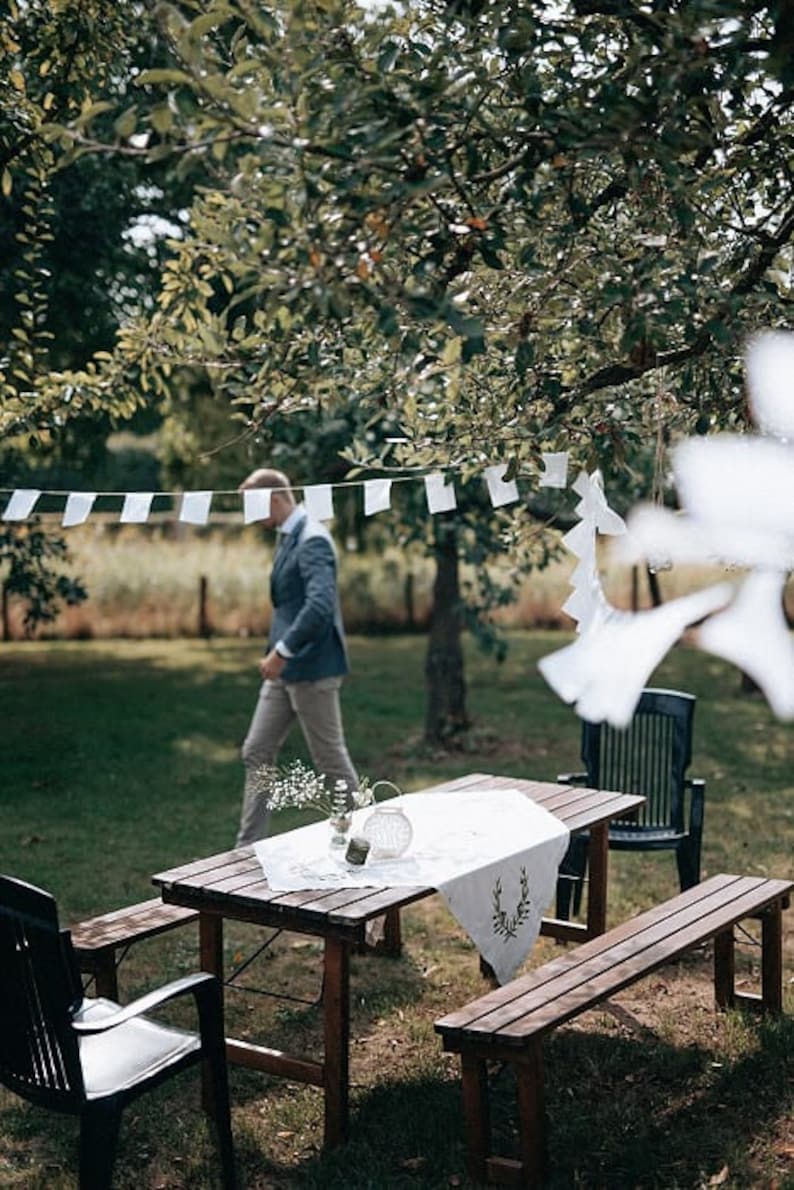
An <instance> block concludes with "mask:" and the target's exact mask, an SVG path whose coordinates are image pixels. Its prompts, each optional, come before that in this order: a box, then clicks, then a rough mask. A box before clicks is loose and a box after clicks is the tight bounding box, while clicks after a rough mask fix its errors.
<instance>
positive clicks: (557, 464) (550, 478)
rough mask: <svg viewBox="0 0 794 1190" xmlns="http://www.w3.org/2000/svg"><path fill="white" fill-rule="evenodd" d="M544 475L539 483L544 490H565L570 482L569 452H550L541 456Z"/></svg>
mask: <svg viewBox="0 0 794 1190" xmlns="http://www.w3.org/2000/svg"><path fill="white" fill-rule="evenodd" d="M540 457H541V459H542V460H543V473H542V475H541V477H540V480H539V481H538V483H539V486H540V487H542V488H564V487H565V485H566V484H567V482H568V451H567V450H561V451H550V452H548V453H544V454H542V455H541V456H540Z"/></svg>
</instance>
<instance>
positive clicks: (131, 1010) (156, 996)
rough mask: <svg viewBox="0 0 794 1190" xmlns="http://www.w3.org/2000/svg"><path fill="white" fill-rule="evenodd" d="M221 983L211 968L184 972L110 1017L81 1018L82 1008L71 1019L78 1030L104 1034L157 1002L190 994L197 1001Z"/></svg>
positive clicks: (74, 1027) (147, 1009)
mask: <svg viewBox="0 0 794 1190" xmlns="http://www.w3.org/2000/svg"><path fill="white" fill-rule="evenodd" d="M217 986H218V978H217V976H216V975H210V973H209V972H208V971H198V972H196V974H194V975H185V976H184V977H183V978H182V979H174V980H172V981H171V983H167V984H165V985H164V986H163V987H161V988H155V990H154V991H152V992H147V994H146V995H145V996H139V998H138V999H137V1000H133V1001H132V1003H131V1004H127V1005H125V1007H124V1008H119V1011H118V1012H113V1013H110V1014H109V1015H108V1016H105V1017H103V1018H102V1020H98V1021H81V1020H80V1013H79V1011H78V1012H77V1013H76V1015H75V1016H74V1018H73V1019H72V1028H73V1029H74V1030H75V1032H76V1033H80V1034H83V1035H88V1034H91V1033H104V1032H105V1031H106V1030H107V1029H115V1028H116V1027H117V1026H118V1025H123V1024H124V1022H125V1021H129V1020H132V1018H133V1017H136V1016H141V1015H142V1014H143V1013H144V1012H149V1011H150V1010H151V1009H152V1008H156V1007H157V1005H158V1004H165V1003H166V1002H167V1001H169V1000H176V999H178V997H180V996H186V995H191V996H194V997H195V998H196V1000H197V1001H199V1000H200V998H203V997H202V993H206V992H207V991H211V992H214V991H215V990H216V989H217Z"/></svg>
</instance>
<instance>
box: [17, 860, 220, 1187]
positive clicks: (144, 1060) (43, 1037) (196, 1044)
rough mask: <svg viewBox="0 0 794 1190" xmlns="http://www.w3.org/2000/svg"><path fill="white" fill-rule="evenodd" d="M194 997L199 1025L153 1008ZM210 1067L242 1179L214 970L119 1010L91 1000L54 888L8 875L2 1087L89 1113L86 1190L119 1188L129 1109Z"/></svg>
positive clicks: (83, 1124)
mask: <svg viewBox="0 0 794 1190" xmlns="http://www.w3.org/2000/svg"><path fill="white" fill-rule="evenodd" d="M185 995H191V996H193V998H194V1000H195V1003H196V1008H197V1011H198V1021H199V1033H198V1035H196V1034H195V1033H190V1032H187V1031H185V1030H184V1029H178V1028H174V1027H172V1026H170V1025H165V1024H162V1023H159V1022H157V1021H154V1020H151V1019H150V1018H149V1017H147V1016H143V1015H142V1014H143V1013H148V1012H149V1011H150V1010H151V1009H153V1008H156V1007H157V1006H158V1005H160V1004H164V1003H165V1002H166V1001H168V1000H174V999H176V998H177V997H180V996H185ZM198 1062H202V1063H204V1068H205V1079H204V1099H205V1106H206V1109H207V1111H208V1114H209V1115H210V1116H211V1117H212V1118H213V1119H214V1121H215V1125H216V1128H217V1133H218V1140H219V1146H220V1156H221V1166H222V1175H223V1185H224V1187H226V1190H233V1187H234V1186H235V1173H234V1151H233V1147H232V1133H231V1123H230V1114H229V1088H228V1078H227V1071H226V1054H225V1041H224V1029H223V999H222V992H221V987H220V983H219V981H218V980H217V978H216V977H215V976H214V975H209V974H207V973H203V972H202V973H200V974H196V975H188V976H186V977H185V978H183V979H177V980H175V981H174V982H172V983H169V984H167V985H166V986H165V987H162V988H159V989H158V990H157V991H153V992H150V993H149V994H148V995H146V996H142V997H141V998H140V999H138V1000H136V1001H135V1002H134V1003H132V1004H129V1005H128V1006H127V1007H125V1008H121V1007H120V1006H119V1005H118V1004H116V1003H114V1002H113V1001H112V1000H105V999H96V1000H92V999H88V998H84V997H83V993H82V989H81V987H80V978H79V972H78V969H77V964H76V962H75V957H74V952H73V950H72V943H71V938H70V936H69V931H68V930H61V929H60V928H59V926H58V911H57V908H56V904H55V900H54V898H53V897H51V896H50V895H49V893H46V892H43V891H42V890H41V889H39V888H36V887H34V886H33V885H31V884H25V883H24V882H23V881H21V880H15V879H14V878H12V877H10V876H0V1083H3V1084H4V1085H5V1086H6V1087H8V1088H10V1090H12V1091H14V1092H16V1093H17V1094H18V1095H21V1096H22V1097H23V1098H25V1099H28V1100H30V1101H31V1102H32V1103H35V1104H38V1105H39V1106H40V1107H45V1108H52V1109H54V1110H55V1111H62V1112H67V1113H69V1114H71V1115H75V1116H78V1117H79V1119H80V1187H81V1190H107V1188H108V1187H109V1186H110V1184H111V1178H112V1172H113V1162H114V1158H115V1154H116V1141H117V1138H118V1132H119V1125H120V1121H121V1112H122V1109H123V1108H124V1107H125V1106H126V1104H127V1103H129V1102H130V1100H132V1099H134V1098H136V1097H137V1096H138V1095H140V1094H141V1093H142V1092H143V1091H147V1090H149V1088H150V1087H154V1086H157V1084H158V1083H161V1082H163V1081H165V1080H166V1079H168V1078H170V1077H171V1076H172V1075H174V1074H177V1073H178V1072H179V1071H181V1070H184V1069H185V1068H186V1067H188V1066H193V1065H195V1064H196V1063H198Z"/></svg>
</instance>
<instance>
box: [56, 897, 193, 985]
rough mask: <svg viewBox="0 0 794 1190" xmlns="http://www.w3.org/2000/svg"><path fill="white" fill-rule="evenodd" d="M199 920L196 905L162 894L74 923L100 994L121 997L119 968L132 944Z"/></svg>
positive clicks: (83, 961)
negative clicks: (187, 906)
mask: <svg viewBox="0 0 794 1190" xmlns="http://www.w3.org/2000/svg"><path fill="white" fill-rule="evenodd" d="M197 920H198V913H197V912H196V911H195V910H194V909H183V908H182V907H181V906H180V905H165V904H163V902H162V901H161V900H160V898H159V897H155V898H154V899H153V900H151V901H141V902H140V903H139V904H138V905H127V906H126V907H125V908H124V909H116V910H114V911H113V912H112V913H103V914H102V915H101V916H100V917H89V918H86V920H85V921H81V922H77V923H76V924H75V925H73V926H72V927H71V935H72V943H73V945H74V949H75V954H76V955H77V962H78V964H79V966H80V970H81V971H82V972H83V973H84V974H86V975H91V976H93V977H94V980H95V983H96V992H97V995H98V996H107V997H108V999H110V1000H118V994H119V992H118V976H117V970H118V966H119V964H120V963H121V961H122V959H123V958H124V956H125V955H126V953H127V951H128V950H129V948H130V946H132V945H133V943H135V942H141V941H142V940H143V939H144V938H154V937H155V935H157V934H163V933H165V931H166V930H173V929H174V928H175V927H176V926H182V925H185V924H187V922H190V921H197ZM117 952H118V953H117Z"/></svg>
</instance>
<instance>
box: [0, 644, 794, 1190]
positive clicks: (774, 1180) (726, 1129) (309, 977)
mask: <svg viewBox="0 0 794 1190" xmlns="http://www.w3.org/2000/svg"><path fill="white" fill-rule="evenodd" d="M565 639H566V638H565V637H564V636H563V634H560V633H540V632H533V633H517V634H515V635H514V636H513V637H512V638H511V647H510V652H509V656H508V659H507V661H506V662H505V663H504V664H503V665H502V666H500V667H498V666H496V665H495V664H493V663H492V662H491V661H489V660H487V659H484V658H482V657H481V656H479V655H478V654H477V653H476V652H474V651H471V652H470V654H469V657H468V663H467V665H468V668H467V677H468V683H469V703H470V711H471V713H472V715H473V718H474V728H473V730H472V732H471V735H470V738H469V741H468V743H467V746H466V748H465V750H461V751H458V752H455V753H452V754H450V753H445V754H432V753H430V752H428V751H427V750H426V749H425V748H424V747H423V746H422V744H421V729H422V714H423V701H424V700H423V663H424V640H423V638H421V637H410V636H404V637H389V638H383V639H373V638H366V639H365V638H363V637H358V638H355V637H354V638H353V640H352V641H351V651H352V659H353V664H354V673H353V675H352V676H351V678H350V679H349V681H348V683H347V685H346V687H345V691H344V694H343V699H344V710H345V719H346V724H347V731H348V743H349V745H350V749H351V753H352V755H353V758H354V760H355V762H356V764H357V766H358V768H359V770H360V771H361V772H362V773H365V774H367V775H368V776H369V777H370V778H371V779H373V780H375V779H377V778H379V777H388V778H389V779H390V780H393V781H395V782H396V783H397V784H399V785H401V786H402V787H403V788H404V789H405V790H411V789H416V788H418V787H420V786H422V785H424V784H426V783H429V782H431V781H434V780H441V779H443V778H444V777H452V776H455V775H458V774H461V773H464V772H467V771H473V770H478V771H484V772H494V773H505V774H515V775H521V776H533V777H537V778H540V779H554V778H555V777H556V774H557V773H558V772H562V771H566V770H571V769H576V768H578V767H579V766H578V737H579V728H578V723H577V721H576V718H575V716H574V715H573V714H572V712H571V711H570V709H569V708H567V707H565V706H564V705H563V704H562V703H560V702H559V701H558V700H557V699H556V697H555V696H554V695H553V694H552V693H551V692H550V691H549V689H548V688H547V687H546V685H545V683H544V682H543V680H542V679H541V678H540V676H539V675H538V673H537V671H536V668H535V662H536V661H537V659H538V658H539V657H540V656H542V655H543V654H544V653H546V652H549V651H550V650H552V649H554V648H557V647H560V646H561V645H562V644H563V643H564V642H565ZM257 653H258V646H257V644H256V643H255V642H253V641H250V640H249V641H239V640H231V639H222V640H212V641H209V642H203V641H184V640H177V641H167V642H165V641H130V640H127V641H93V642H73V641H69V642H57V643H49V642H37V643H31V644H4V645H0V707H2V713H3V714H2V724H3V767H2V779H1V780H0V824H2V825H1V827H0V870H1V871H4V872H7V873H10V874H14V875H17V876H20V877H22V878H24V879H27V880H30V881H32V882H34V883H37V884H40V885H42V886H43V887H45V888H48V889H50V890H51V891H52V892H53V893H55V894H56V896H57V898H58V901H59V906H60V910H61V916H62V919H63V921H64V922H65V923H66V922H68V921H69V920H73V919H76V918H79V917H83V916H86V915H88V914H91V913H95V912H101V911H103V910H106V909H110V908H114V907H116V906H118V905H122V904H126V903H129V902H131V901H133V900H140V899H143V898H146V897H149V896H151V895H152V888H151V884H150V882H149V877H150V875H151V873H153V872H156V871H160V870H162V869H164V868H166V867H169V866H173V865H174V864H176V863H179V862H182V861H186V860H189V859H191V858H193V857H196V856H200V855H206V854H209V853H211V852H213V851H218V850H223V849H225V848H227V847H229V846H231V844H232V843H233V840H234V834H235V830H236V825H237V816H238V811H239V802H240V792H241V791H240V785H241V780H240V778H241V771H240V764H239V758H238V754H239V745H240V742H241V740H242V737H243V735H244V733H245V729H246V727H247V722H248V717H249V715H250V712H251V710H252V708H253V704H254V701H255V696H256V690H257V680H256V671H255V667H254V662H255V660H256V656H257ZM653 684H654V685H664V686H671V687H675V688H680V689H683V690H688V691H691V692H692V693H694V694H696V695H697V696H698V700H699V701H698V707H697V711H696V716H695V749H694V761H693V765H692V769H691V772H692V775H694V776H701V777H705V778H706V781H707V791H706V829H705V842H704V855H703V869H704V875H708V874H711V873H714V872H719V871H735V872H742V873H761V874H769V875H777V876H790V875H791V873H792V871H794V772H793V771H792V766H791V756H792V751H793V745H794V726H792V725H786V724H780V723H778V722H777V721H776V720H775V719H774V718H773V717H772V715H771V712H770V711H769V709H768V707H767V706H766V703H765V702H764V701H763V699H761V698H760V697H757V696H748V695H746V694H742V693H741V691H740V682H739V675H738V673H737V671H736V670H734V669H732V668H730V667H729V666H726V665H723V664H721V663H720V662H717V661H715V660H712V659H710V658H708V657H706V656H704V655H703V654H700V653H698V652H696V651H694V650H691V649H689V648H687V647H685V646H679V647H678V648H677V649H675V650H674V651H673V652H672V654H671V655H670V656H669V657H668V659H667V660H666V661H665V662H664V664H663V666H662V667H661V668H660V669H659V671H657V673H656V674H654V676H653ZM292 756H300V757H302V758H303V759H306V755H305V753H304V751H303V749H302V741H301V740H300V739H299V738H298V737H295V738H292V739H290V741H289V745H288V748H287V750H286V751H285V754H284V758H283V759H285V760H288V759H290V757H292ZM296 821H297V819H294V818H293V819H290V817H289V815H282V816H281V817H280V820H279V821H278V823H277V824H276V825H277V828H278V829H284V828H286V827H288V826H290V825H293V824H294V822H296ZM676 888H677V885H676V878H675V864H674V860H673V857H672V855H671V854H670V853H662V854H660V855H658V856H653V855H651V856H634V855H627V854H618V853H613V855H612V860H611V864H610V903H609V915H610V924H614V923H615V922H617V921H619V920H622V919H623V918H625V917H627V916H629V915H630V914H632V913H634V912H636V911H638V910H640V909H644V908H647V907H649V906H650V905H652V904H653V903H654V902H655V901H657V900H660V899H663V898H665V897H667V896H670V895H672V894H673V893H674V892H675V891H676ZM787 918H788V920H787V922H786V929H787V933H786V943H785V945H786V963H785V979H786V982H787V992H786V997H787V1011H788V1013H789V1018H788V1019H784V1020H783V1021H782V1022H778V1023H772V1024H760V1025H759V1024H749V1023H747V1022H745V1021H744V1020H743V1019H742V1018H741V1017H740V1016H739V1015H738V1014H727V1015H725V1016H720V1017H717V1016H715V1015H714V1014H713V1013H712V1011H711V988H710V983H709V978H710V961H709V959H710V954H709V953H706V952H703V953H699V954H696V955H694V956H690V957H688V958H687V959H686V960H684V961H683V962H681V963H677V964H674V965H671V966H670V967H668V968H665V969H663V970H662V971H660V972H658V973H657V974H656V975H655V976H652V977H651V978H650V979H648V980H646V981H645V982H644V983H643V984H640V985H638V986H637V987H635V988H633V989H630V990H629V991H627V992H626V993H624V994H623V995H622V996H621V997H619V998H618V1001H617V1008H616V1009H615V1011H602V1012H599V1013H591V1014H589V1015H588V1016H586V1017H583V1018H581V1019H580V1021H578V1022H577V1023H575V1024H574V1025H572V1026H571V1027H569V1028H567V1029H565V1030H562V1031H560V1032H559V1034H558V1035H556V1036H554V1037H553V1038H552V1039H551V1041H550V1043H549V1045H548V1049H547V1071H548V1073H547V1087H548V1095H547V1105H548V1110H549V1113H550V1117H551V1132H550V1163H551V1164H550V1169H551V1175H550V1180H549V1185H550V1186H551V1187H552V1188H555V1187H556V1188H559V1190H563V1188H568V1187H605V1188H609V1190H611V1188H613V1187H640V1186H641V1187H665V1188H670V1187H693V1188H694V1187H704V1186H709V1185H719V1186H723V1187H735V1188H737V1190H738V1188H741V1190H744V1188H746V1187H754V1186H758V1187H769V1188H770V1190H771V1187H775V1188H776V1190H783V1188H784V1187H788V1188H791V1187H794V1027H792V1026H793V1024H794V1022H792V1020H791V1019H790V1015H791V1013H792V1011H793V1010H794V911H791V912H790V913H789V914H788V915H787ZM403 920H404V935H405V943H406V945H405V952H404V955H403V957H402V958H401V959H399V960H386V959H372V958H355V959H354V960H353V987H354V993H355V1002H354V1006H353V1024H352V1031H353V1038H354V1041H353V1046H352V1067H351V1068H352V1079H353V1092H352V1107H353V1129H352V1131H353V1140H352V1141H351V1143H350V1144H348V1145H346V1146H344V1148H342V1149H340V1150H338V1151H337V1152H335V1153H332V1154H328V1155H324V1154H323V1153H322V1151H321V1147H320V1141H321V1126H322V1107H321V1099H320V1095H319V1093H318V1092H317V1091H315V1090H313V1089H311V1088H307V1087H299V1086H296V1085H293V1084H288V1083H284V1082H281V1081H278V1080H275V1079H271V1078H267V1077H265V1076H262V1075H258V1074H255V1073H253V1072H249V1071H244V1070H240V1069H238V1068H233V1069H232V1071H231V1084H232V1097H233V1113H234V1115H233V1126H234V1130H235V1139H236V1144H237V1151H238V1158H239V1166H240V1171H241V1181H242V1184H243V1185H244V1186H247V1187H250V1188H252V1190H253V1188H256V1190H267V1188H271V1187H278V1188H282V1187H296V1188H297V1187H301V1188H304V1187H305V1188H310V1187H317V1188H320V1187H322V1188H323V1190H325V1188H330V1190H346V1188H350V1190H359V1188H361V1190H364V1188H365V1187H366V1188H372V1190H380V1188H383V1190H391V1188H392V1187H394V1188H397V1190H399V1188H401V1187H417V1188H427V1190H429V1188H431V1187H438V1188H441V1187H449V1186H464V1187H465V1186H467V1185H468V1183H467V1180H466V1177H465V1173H464V1168H463V1149H462V1135H461V1129H462V1122H461V1121H462V1117H461V1111H460V1100H459V1084H458V1079H457V1074H458V1071H457V1064H456V1060H454V1059H452V1058H451V1057H447V1056H445V1055H443V1054H441V1052H440V1047H439V1043H438V1040H437V1038H436V1036H435V1034H434V1033H433V1029H432V1022H433V1020H434V1019H435V1018H436V1017H437V1016H439V1015H441V1014H442V1013H443V1012H446V1011H449V1010H450V1009H451V1008H452V1007H454V1006H456V1005H458V1004H462V1003H464V1002H465V1001H466V1000H468V999H470V998H471V997H472V996H473V995H475V994H478V993H479V992H480V991H481V990H482V989H483V985H482V983H481V981H480V978H479V974H478V964H477V960H476V954H475V952H474V951H473V948H472V946H471V943H470V942H469V940H468V938H467V937H466V935H465V934H464V933H463V932H462V931H461V929H460V928H459V927H458V926H457V924H456V923H455V921H454V920H453V919H452V918H451V917H450V916H449V914H448V913H447V912H446V910H445V908H444V907H443V905H442V904H441V902H440V899H439V898H431V899H429V900H428V901H425V902H423V903H421V904H419V905H417V906H414V907H412V908H410V909H408V910H406V911H405V913H404V915H403ZM260 936H261V931H259V932H257V931H253V930H251V929H250V928H249V927H246V926H231V927H229V928H228V930H227V947H228V951H229V955H228V958H229V961H230V962H231V961H233V960H234V958H235V957H236V956H242V955H245V954H246V953H248V951H249V949H250V948H251V946H252V944H255V943H256V942H257V941H258V940H259V938H260ZM557 950H558V947H556V945H555V944H554V943H553V942H551V941H550V940H548V939H541V940H540V941H539V942H538V944H537V946H536V948H535V950H534V951H533V954H532V955H531V957H530V960H529V965H536V964H537V963H539V962H541V961H544V960H545V959H547V958H549V957H552V956H553V955H554V953H555V952H556V951H557ZM757 954H758V952H757V950H756V949H754V948H753V947H751V946H748V948H747V949H746V951H743V952H742V958H741V959H740V964H741V971H740V977H741V978H747V979H748V980H750V979H752V978H754V976H755V974H756V973H757ZM319 960H320V949H319V945H318V944H316V943H315V942H314V941H313V940H312V939H310V938H305V937H298V936H293V935H281V936H280V937H278V938H277V939H276V940H275V941H274V942H273V944H272V945H271V946H270V947H269V948H268V950H267V951H266V952H265V955H264V956H263V957H262V958H261V959H260V960H258V962H257V964H256V966H255V968H254V973H253V975H252V980H253V981H254V982H256V983H258V984H259V985H260V986H262V985H265V984H266V985H267V986H268V987H271V988H275V989H281V990H286V989H288V990H289V991H290V993H291V994H293V995H298V996H304V997H305V998H306V999H311V998H312V997H313V996H316V994H317V992H318V975H319ZM196 964H197V956H196V943H195V934H194V932H193V929H192V927H191V928H189V929H186V930H183V931H180V932H175V933H172V934H170V935H166V936H165V937H164V938H163V939H158V940H154V941H152V942H150V943H147V944H144V945H141V946H138V947H136V948H135V949H134V950H133V952H132V953H131V954H130V956H129V957H128V958H127V960H126V961H125V963H124V966H123V967H122V970H121V981H120V982H121V996H122V999H124V1000H127V999H130V998H132V997H133V996H134V995H137V994H139V993H141V992H142V991H143V990H145V989H146V988H148V987H151V986H152V985H155V984H157V983H161V982H164V981H165V980H166V979H169V978H172V977H174V976H176V975H178V974H183V973H185V972H187V971H190V970H193V969H195V967H196ZM287 1003H288V1002H285V1001H281V1002H279V1001H274V1000H272V999H269V998H265V997H262V996H255V995H251V996H243V995H230V996H229V998H228V1007H227V1013H228V1018H229V1031H230V1032H234V1033H236V1034H237V1035H240V1036H250V1037H251V1038H254V1037H262V1038H263V1039H264V1040H265V1041H266V1044H268V1045H272V1046H275V1047H277V1048H278V1047H279V1046H282V1047H284V1048H289V1049H290V1050H293V1051H296V1052H300V1051H301V1050H306V1052H310V1051H311V1050H312V1048H316V1042H317V1038H318V1032H317V1025H318V1020H317V1012H316V1010H314V1009H312V1008H310V1007H309V1006H308V1005H306V1004H295V1003H292V1004H290V1005H289V1007H287V1006H286V1005H287ZM496 1088H497V1095H496V1112H495V1115H496V1124H497V1127H498V1129H499V1131H500V1133H501V1136H502V1142H503V1144H504V1145H505V1146H507V1147H509V1145H510V1144H511V1142H512V1140H513V1119H512V1115H511V1111H510V1105H511V1087H510V1085H509V1079H508V1078H507V1077H506V1076H505V1075H504V1074H502V1075H501V1076H498V1077H497V1083H496ZM197 1108H198V1080H197V1078H196V1077H195V1076H194V1075H191V1074H186V1075H184V1076H182V1078H181V1079H179V1080H176V1081H175V1082H174V1083H173V1084H172V1085H170V1086H167V1087H165V1088H162V1089H161V1090H159V1091H157V1092H154V1093H153V1094H150V1095H149V1096H148V1097H146V1098H145V1099H143V1100H141V1101H139V1103H138V1104H136V1105H134V1106H133V1107H131V1108H130V1109H129V1110H128V1111H127V1113H126V1114H125V1117H124V1121H123V1124H122V1138H121V1146H120V1152H119V1162H118V1166H117V1174H116V1180H115V1185H116V1186H117V1187H125V1188H129V1190H132V1188H133V1187H134V1188H135V1190H141V1188H144V1187H145V1188H151V1190H154V1188H155V1187H157V1188H167V1190H176V1188H177V1187H185V1188H197V1190H203V1188H204V1187H212V1186H214V1185H216V1184H217V1162H216V1158H215V1149H214V1145H213V1143H212V1141H211V1139H210V1138H209V1137H208V1136H207V1131H206V1129H205V1126H204V1121H203V1117H202V1115H201V1113H200V1111H198V1110H197ZM75 1169H76V1125H75V1122H74V1121H73V1120H71V1119H69V1118H59V1117H53V1116H52V1115H50V1114H47V1113H44V1112H42V1111H38V1110H36V1109H33V1108H31V1107H29V1106H28V1105H27V1104H23V1103H22V1101H21V1100H18V1099H16V1098H15V1097H13V1096H12V1095H11V1094H9V1093H7V1092H5V1091H3V1090H0V1186H3V1187H6V1186H7V1187H14V1188H16V1187H25V1188H33V1187H41V1188H42V1190H44V1188H45V1187H46V1188H47V1190H67V1188H68V1187H73V1186H74V1184H75Z"/></svg>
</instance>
